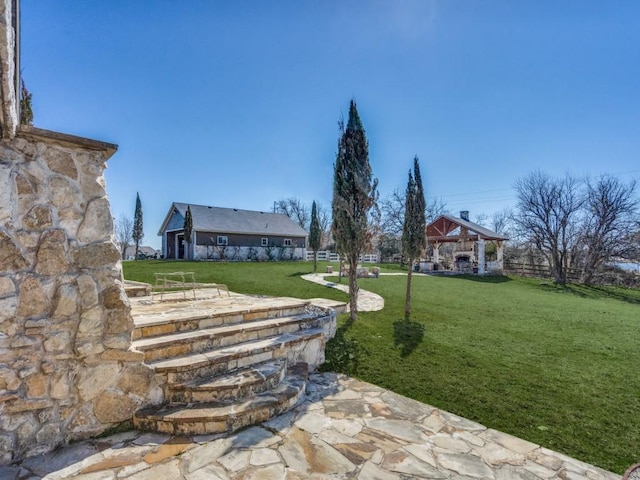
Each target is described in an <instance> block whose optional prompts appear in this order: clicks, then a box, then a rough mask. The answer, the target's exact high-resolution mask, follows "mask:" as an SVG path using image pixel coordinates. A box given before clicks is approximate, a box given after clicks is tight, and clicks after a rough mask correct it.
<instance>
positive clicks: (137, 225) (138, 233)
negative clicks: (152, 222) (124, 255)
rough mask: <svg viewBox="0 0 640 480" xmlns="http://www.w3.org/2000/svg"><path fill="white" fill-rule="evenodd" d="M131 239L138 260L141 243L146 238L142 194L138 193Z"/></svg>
mask: <svg viewBox="0 0 640 480" xmlns="http://www.w3.org/2000/svg"><path fill="white" fill-rule="evenodd" d="M131 237H132V238H133V241H134V243H135V245H136V254H135V259H136V260H138V249H139V248H140V242H141V241H142V238H143V237H144V228H143V226H142V202H141V201H140V194H139V193H138V192H136V211H135V214H134V215H133V232H132V233H131Z"/></svg>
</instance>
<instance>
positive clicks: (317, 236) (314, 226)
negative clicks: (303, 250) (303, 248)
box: [309, 200, 322, 272]
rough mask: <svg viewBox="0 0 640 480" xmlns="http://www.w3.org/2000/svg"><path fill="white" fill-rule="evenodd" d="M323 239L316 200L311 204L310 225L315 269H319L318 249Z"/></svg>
mask: <svg viewBox="0 0 640 480" xmlns="http://www.w3.org/2000/svg"><path fill="white" fill-rule="evenodd" d="M321 241H322V232H321V231H320V219H319V218H318V207H317V206H316V201H315V200H314V201H313V203H312V204H311V226H310V227H309V246H310V247H311V248H312V249H313V271H314V272H315V271H317V270H318V250H319V249H320V242H321Z"/></svg>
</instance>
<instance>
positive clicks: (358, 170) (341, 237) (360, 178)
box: [331, 100, 378, 321]
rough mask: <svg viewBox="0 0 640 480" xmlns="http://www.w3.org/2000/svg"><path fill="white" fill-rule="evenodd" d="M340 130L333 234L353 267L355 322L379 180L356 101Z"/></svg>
mask: <svg viewBox="0 0 640 480" xmlns="http://www.w3.org/2000/svg"><path fill="white" fill-rule="evenodd" d="M340 131H341V136H340V140H339V141H338V153H337V155H336V163H335V165H334V178H333V200H332V202H331V209H332V213H333V224H332V231H333V237H334V239H335V241H336V247H337V249H338V252H339V253H340V255H341V256H342V255H344V256H345V257H346V259H347V263H348V265H349V308H350V319H351V320H352V321H353V320H355V319H356V318H357V316H358V280H357V267H358V260H359V258H360V254H361V253H362V252H363V251H364V249H365V247H366V246H367V245H368V243H369V240H370V239H369V229H368V213H369V211H370V210H371V208H373V207H374V205H375V202H376V188H377V185H378V181H377V180H376V179H374V178H373V174H372V171H371V165H370V164H369V145H368V143H367V137H366V135H365V132H364V127H363V125H362V121H361V120H360V116H359V115H358V110H357V108H356V104H355V102H354V101H353V100H351V104H350V105H349V120H348V121H347V127H346V128H345V127H344V123H342V122H340Z"/></svg>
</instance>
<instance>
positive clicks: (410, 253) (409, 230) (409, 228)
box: [402, 156, 427, 320]
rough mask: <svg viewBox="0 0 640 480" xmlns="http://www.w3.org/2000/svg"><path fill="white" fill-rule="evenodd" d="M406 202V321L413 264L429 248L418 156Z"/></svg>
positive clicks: (410, 175) (403, 233)
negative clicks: (407, 270) (407, 266)
mask: <svg viewBox="0 0 640 480" xmlns="http://www.w3.org/2000/svg"><path fill="white" fill-rule="evenodd" d="M405 202H406V203H405V210H404V225H403V228H402V253H403V255H404V256H405V257H406V258H407V263H408V265H409V272H408V273H407V293H406V298H405V305H404V315H405V319H407V320H408V319H409V316H410V315H411V276H412V273H413V262H414V260H417V259H419V258H420V255H421V254H422V252H423V251H424V250H425V249H426V248H427V236H426V231H425V229H426V217H425V208H426V202H425V198H424V190H423V187H422V177H421V176H420V165H419V164H418V157H417V156H416V157H414V159H413V175H412V174H411V170H409V181H408V182H407V194H406V200H405Z"/></svg>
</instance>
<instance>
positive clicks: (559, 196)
mask: <svg viewBox="0 0 640 480" xmlns="http://www.w3.org/2000/svg"><path fill="white" fill-rule="evenodd" d="M515 189H516V191H517V195H518V205H517V212H516V214H515V216H514V221H515V223H516V225H517V226H518V228H519V229H520V232H521V233H522V235H523V236H524V237H526V238H528V239H529V240H530V241H531V242H532V243H533V244H534V245H535V246H536V248H537V249H538V250H539V251H540V252H542V253H543V255H544V256H545V258H546V259H547V261H548V262H549V266H550V269H551V273H552V275H553V277H554V279H555V281H556V282H557V283H561V284H564V283H566V281H567V270H568V267H569V257H570V254H571V252H572V251H573V250H574V247H575V245H576V240H577V237H578V235H577V230H578V224H579V214H580V207H581V204H580V192H579V182H578V180H576V179H575V178H574V177H571V176H570V175H568V174H567V175H565V176H564V177H563V178H560V179H554V178H551V177H550V176H549V175H547V174H545V173H543V172H541V171H539V170H538V171H535V172H533V173H531V174H529V175H528V176H526V177H524V178H520V179H518V180H517V181H516V184H515Z"/></svg>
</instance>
